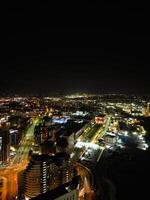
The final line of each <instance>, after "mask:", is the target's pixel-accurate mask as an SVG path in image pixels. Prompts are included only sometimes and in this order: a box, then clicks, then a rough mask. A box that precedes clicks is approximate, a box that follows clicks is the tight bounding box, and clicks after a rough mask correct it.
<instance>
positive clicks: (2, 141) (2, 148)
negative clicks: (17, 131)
mask: <svg viewBox="0 0 150 200" xmlns="http://www.w3.org/2000/svg"><path fill="white" fill-rule="evenodd" d="M9 150H10V144H9V131H8V130H7V129H5V128H1V129H0V163H6V162H8V159H9Z"/></svg>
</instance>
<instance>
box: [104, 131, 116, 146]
mask: <svg viewBox="0 0 150 200" xmlns="http://www.w3.org/2000/svg"><path fill="white" fill-rule="evenodd" d="M104 140H105V142H106V143H107V144H115V143H116V140H117V138H116V135H115V134H112V133H108V134H107V135H105V137H104Z"/></svg>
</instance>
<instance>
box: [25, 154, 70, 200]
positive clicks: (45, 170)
mask: <svg viewBox="0 0 150 200" xmlns="http://www.w3.org/2000/svg"><path fill="white" fill-rule="evenodd" d="M69 158H70V156H69V155H68V154H66V153H57V154H56V155H55V156H49V155H32V156H31V160H30V163H29V164H28V166H27V168H26V170H25V173H24V175H25V176H24V196H25V198H26V199H30V198H32V197H35V196H37V195H39V194H43V193H45V192H47V191H48V190H50V189H54V188H56V187H58V186H60V185H61V184H64V183H66V182H69V181H71V180H72V178H73V177H74V169H73V166H72V164H71V162H70V159H69Z"/></svg>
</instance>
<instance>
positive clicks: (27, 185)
mask: <svg viewBox="0 0 150 200" xmlns="http://www.w3.org/2000/svg"><path fill="white" fill-rule="evenodd" d="M49 162H50V158H49V156H47V155H32V157H31V160H30V163H29V164H28V166H27V168H26V170H25V174H24V175H25V177H24V195H25V198H26V199H30V198H32V197H35V196H37V195H38V194H42V193H44V192H46V191H47V190H48V189H49V185H48V178H47V177H48V170H47V166H48V165H49V164H48V163H49Z"/></svg>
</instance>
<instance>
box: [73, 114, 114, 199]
mask: <svg viewBox="0 0 150 200" xmlns="http://www.w3.org/2000/svg"><path fill="white" fill-rule="evenodd" d="M110 122H111V117H110V116H106V119H105V122H104V124H103V125H101V126H99V125H97V124H95V123H94V124H92V125H91V127H88V129H86V130H85V131H84V132H83V134H82V135H80V136H79V137H78V138H77V143H76V149H75V150H74V152H73V153H72V155H73V157H72V159H73V161H74V162H75V161H79V160H82V158H85V155H86V154H87V155H89V153H88V149H89V147H90V146H91V148H92V146H93V148H95V146H96V143H98V142H97V141H98V139H100V138H102V137H103V136H104V135H105V134H106V132H107V130H108V128H109V125H110ZM82 143H83V145H85V146H84V148H83V147H82ZM78 144H79V146H80V144H81V148H80V147H78ZM97 146H98V145H97ZM99 149H100V151H99V155H98V157H97V158H96V159H95V160H96V161H97V162H98V161H99V160H100V158H101V156H102V154H103V151H104V150H105V148H104V147H99ZM99 149H98V150H99ZM93 151H94V149H93ZM86 152H87V153H86ZM93 160H94V158H93V157H92V159H91V163H92V162H93ZM76 165H77V166H76V168H77V172H78V175H80V176H81V182H80V187H81V188H80V190H79V196H80V200H82V199H84V195H85V194H86V199H88V200H92V199H93V196H94V191H93V189H92V187H91V185H92V184H91V180H92V179H91V177H92V174H91V172H90V170H89V169H88V168H87V167H88V166H87V165H86V166H85V165H82V164H81V163H78V162H77V164H76ZM92 182H93V180H92Z"/></svg>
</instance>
